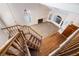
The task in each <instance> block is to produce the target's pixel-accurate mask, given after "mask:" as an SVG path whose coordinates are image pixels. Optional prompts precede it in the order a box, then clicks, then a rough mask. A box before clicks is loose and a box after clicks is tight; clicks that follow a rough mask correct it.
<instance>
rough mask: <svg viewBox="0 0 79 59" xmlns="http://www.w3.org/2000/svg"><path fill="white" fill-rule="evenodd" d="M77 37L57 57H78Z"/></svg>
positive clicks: (78, 38)
mask: <svg viewBox="0 0 79 59" xmlns="http://www.w3.org/2000/svg"><path fill="white" fill-rule="evenodd" d="M78 52H79V37H76V38H74V39H73V40H72V41H70V42H69V43H68V44H67V45H65V47H64V48H62V49H61V50H60V51H59V52H58V53H57V55H59V56H76V55H79V53H78Z"/></svg>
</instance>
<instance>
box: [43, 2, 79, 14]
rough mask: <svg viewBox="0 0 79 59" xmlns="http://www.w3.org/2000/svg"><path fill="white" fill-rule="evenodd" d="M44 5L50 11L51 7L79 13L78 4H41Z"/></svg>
mask: <svg viewBox="0 0 79 59" xmlns="http://www.w3.org/2000/svg"><path fill="white" fill-rule="evenodd" d="M43 4H44V5H46V6H48V7H49V8H50V9H51V7H55V8H59V9H62V10H66V11H70V12H74V13H79V3H53V4H52V3H43Z"/></svg>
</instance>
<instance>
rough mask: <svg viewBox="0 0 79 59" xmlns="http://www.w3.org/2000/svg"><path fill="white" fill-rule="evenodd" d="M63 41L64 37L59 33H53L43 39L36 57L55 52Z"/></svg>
mask: <svg viewBox="0 0 79 59" xmlns="http://www.w3.org/2000/svg"><path fill="white" fill-rule="evenodd" d="M64 40H65V37H64V36H63V35H61V34H59V33H55V34H53V35H51V36H49V37H47V38H45V39H43V40H42V44H41V47H40V49H39V52H38V55H40V56H46V55H48V54H49V53H50V52H52V51H53V50H55V49H56V48H57V47H58V46H59V45H60V44H61V43H62V42H63V41H64Z"/></svg>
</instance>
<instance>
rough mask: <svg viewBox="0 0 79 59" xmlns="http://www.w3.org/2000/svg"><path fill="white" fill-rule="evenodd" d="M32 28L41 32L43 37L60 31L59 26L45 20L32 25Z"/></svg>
mask: <svg viewBox="0 0 79 59" xmlns="http://www.w3.org/2000/svg"><path fill="white" fill-rule="evenodd" d="M31 28H32V29H33V30H35V31H36V32H37V33H39V34H40V35H41V36H43V38H45V37H47V36H48V35H50V34H53V33H55V32H57V31H58V29H59V28H58V27H57V26H56V25H54V24H53V23H51V22H43V23H40V24H35V25H32V26H31Z"/></svg>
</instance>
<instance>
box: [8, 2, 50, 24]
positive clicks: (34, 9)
mask: <svg viewBox="0 0 79 59" xmlns="http://www.w3.org/2000/svg"><path fill="white" fill-rule="evenodd" d="M8 6H9V7H10V10H11V11H12V13H13V15H14V17H15V20H16V22H17V24H22V25H23V24H25V20H24V9H25V8H26V9H27V10H30V12H31V16H32V22H31V24H37V21H38V19H39V18H47V16H48V12H49V9H48V7H46V6H44V5H41V4H39V3H26V4H23V3H19V4H18V3H17V4H8ZM44 21H46V19H45V20H44Z"/></svg>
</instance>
